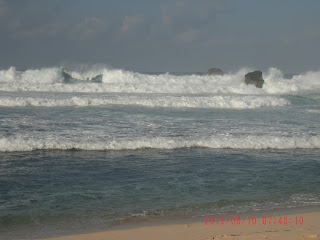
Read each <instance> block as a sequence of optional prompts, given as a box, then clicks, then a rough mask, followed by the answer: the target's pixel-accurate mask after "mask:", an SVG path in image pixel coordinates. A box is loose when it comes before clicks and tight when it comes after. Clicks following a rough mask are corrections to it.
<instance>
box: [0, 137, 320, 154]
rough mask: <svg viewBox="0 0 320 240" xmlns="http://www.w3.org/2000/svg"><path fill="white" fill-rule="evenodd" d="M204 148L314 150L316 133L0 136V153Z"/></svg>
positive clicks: (318, 139) (318, 144)
mask: <svg viewBox="0 0 320 240" xmlns="http://www.w3.org/2000/svg"><path fill="white" fill-rule="evenodd" d="M191 147H204V148H213V149H224V148H231V149H299V148H301V149H318V148H320V137H319V136H308V137H307V136H304V137H299V136H296V137H282V136H243V137H235V136H213V137H207V138H205V137H204V138H200V139H184V138H178V137H176V138H169V137H154V138H147V137H145V138H139V139H135V140H131V139H119V140H104V141H98V140H96V141H95V140H90V141H89V140H83V139H63V138H60V139H52V138H51V139H49V138H48V139H47V138H45V139H35V138H29V139H28V138H24V137H9V138H1V139H0V152H14V151H33V150H72V149H78V150H135V149H145V148H152V149H176V148H191Z"/></svg>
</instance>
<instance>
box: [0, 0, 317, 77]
mask: <svg viewBox="0 0 320 240" xmlns="http://www.w3.org/2000/svg"><path fill="white" fill-rule="evenodd" d="M319 11H320V1H319V0H308V1H302V0H281V1H279V0H268V1H266V0H233V1H232V0H197V1H195V0H193V1H192V0H170V1H169V0H157V1H156V0H114V1H113V0H28V1H26V0H0V68H1V69H6V68H8V67H10V66H15V67H17V68H18V69H29V68H41V67H50V66H61V65H64V64H71V63H72V64H106V65H108V66H110V67H113V68H122V69H126V70H131V71H140V72H197V71H206V70H207V69H208V68H211V67H218V68H221V69H223V70H224V71H236V70H239V69H240V68H242V67H249V68H253V69H257V70H263V71H264V70H266V69H268V68H270V67H276V68H278V69H280V70H282V71H283V72H285V73H301V72H305V71H316V70H320V14H319Z"/></svg>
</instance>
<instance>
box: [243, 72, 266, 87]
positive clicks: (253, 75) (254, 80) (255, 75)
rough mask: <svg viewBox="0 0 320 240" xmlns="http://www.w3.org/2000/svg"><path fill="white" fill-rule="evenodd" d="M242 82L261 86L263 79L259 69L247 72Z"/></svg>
mask: <svg viewBox="0 0 320 240" xmlns="http://www.w3.org/2000/svg"><path fill="white" fill-rule="evenodd" d="M244 82H245V83H246V84H247V85H249V84H252V85H255V86H256V87H257V88H262V87H263V83H264V80H263V78H262V72H261V71H254V72H249V73H247V74H246V75H245V76H244Z"/></svg>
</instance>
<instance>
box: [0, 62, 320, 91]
mask: <svg viewBox="0 0 320 240" xmlns="http://www.w3.org/2000/svg"><path fill="white" fill-rule="evenodd" d="M62 70H63V68H62V67H52V68H42V69H30V70H27V71H17V70H16V68H14V67H11V68H9V69H7V70H2V71H0V90H2V91H37V92H39V91H40V92H41V91H42V92H123V93H125V92H126V93H180V94H202V93H227V94H228V93H229V94H230V93H234V94H261V93H263V94H284V93H291V92H297V91H302V90H314V89H318V90H319V89H320V81H319V79H320V71H316V72H307V73H305V74H301V75H295V76H293V77H292V78H290V79H286V78H285V77H284V74H283V73H282V72H281V71H280V70H278V69H276V68H270V69H269V70H268V71H267V72H264V73H263V77H264V79H265V84H264V86H263V88H262V89H257V88H256V87H254V86H252V85H246V84H245V83H244V82H243V79H244V75H245V74H246V73H247V72H248V71H250V70H248V69H241V70H239V71H238V72H235V73H229V74H225V75H223V76H197V75H184V76H175V75H171V74H168V73H166V74H159V75H151V74H142V73H137V72H131V71H125V70H121V69H108V68H105V67H101V68H94V67H93V68H86V70H85V71H84V70H79V71H75V70H70V71H68V74H70V76H72V77H73V78H75V79H77V80H79V81H78V82H77V83H74V84H66V83H64V79H63V76H62ZM101 74H102V80H101V81H102V83H93V82H88V81H87V80H86V79H92V78H94V77H95V76H97V75H101ZM81 80H83V81H81Z"/></svg>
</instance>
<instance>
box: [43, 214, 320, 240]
mask: <svg viewBox="0 0 320 240" xmlns="http://www.w3.org/2000/svg"><path fill="white" fill-rule="evenodd" d="M280 217H282V218H281V219H280ZM285 217H286V218H285ZM296 217H297V218H296ZM300 217H302V218H303V222H302V218H300ZM319 219H320V212H311V213H299V214H291V215H281V216H272V217H271V218H269V216H266V218H256V221H255V222H256V223H255V224H253V222H252V221H254V220H253V219H252V217H251V219H250V220H249V216H247V217H245V216H242V217H241V218H240V222H239V221H238V223H240V224H239V225H238V224H237V219H231V217H230V218H229V220H228V219H225V222H224V223H225V224H223V225H221V220H222V219H221V218H219V220H220V222H219V225H217V223H216V219H215V222H214V224H213V225H212V224H211V223H210V219H209V221H208V222H207V224H208V225H206V224H205V223H206V222H205V220H204V221H203V222H198V223H190V224H170V225H159V226H145V227H137V228H131V229H124V230H110V231H105V232H97V233H90V234H80V235H71V236H64V237H58V238H50V240H106V239H108V240H120V239H131V240H141V239H152V240H163V239H174V240H209V239H215V240H217V239H256V240H258V239H282V240H286V239H288V240H293V239H320V221H319ZM211 220H212V219H211ZM238 220H239V219H238ZM227 221H228V223H227ZM249 221H250V224H249ZM285 222H286V224H285ZM264 223H265V224H264ZM47 240H49V239H47Z"/></svg>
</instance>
